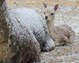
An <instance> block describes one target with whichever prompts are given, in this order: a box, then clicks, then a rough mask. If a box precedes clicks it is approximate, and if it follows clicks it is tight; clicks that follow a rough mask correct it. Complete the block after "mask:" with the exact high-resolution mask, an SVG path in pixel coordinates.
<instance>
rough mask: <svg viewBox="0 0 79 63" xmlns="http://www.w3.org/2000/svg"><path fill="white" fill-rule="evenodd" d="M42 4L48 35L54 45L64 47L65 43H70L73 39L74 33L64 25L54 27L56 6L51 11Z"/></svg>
mask: <svg viewBox="0 0 79 63" xmlns="http://www.w3.org/2000/svg"><path fill="white" fill-rule="evenodd" d="M43 4H44V7H45V9H44V16H45V20H46V21H47V25H48V29H49V34H50V36H51V37H52V39H53V40H54V41H55V45H58V46H59V45H66V44H67V43H72V42H73V41H74V38H75V32H74V31H73V29H72V28H71V27H70V26H68V25H66V24H63V25H60V26H54V17H55V12H56V11H57V8H58V5H55V7H54V9H53V10H50V9H48V7H47V5H46V4H45V3H43Z"/></svg>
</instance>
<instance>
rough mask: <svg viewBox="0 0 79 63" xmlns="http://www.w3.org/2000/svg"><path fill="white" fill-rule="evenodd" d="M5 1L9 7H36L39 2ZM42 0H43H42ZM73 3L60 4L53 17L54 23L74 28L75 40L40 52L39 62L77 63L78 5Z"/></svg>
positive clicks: (78, 50)
mask: <svg viewBox="0 0 79 63" xmlns="http://www.w3.org/2000/svg"><path fill="white" fill-rule="evenodd" d="M7 1H8V3H9V1H10V4H9V6H10V5H11V7H10V8H12V7H15V6H20V5H21V6H31V7H32V6H35V7H37V5H39V4H40V3H41V2H40V1H39V0H38V1H35V0H26V2H27V3H26V4H25V3H23V2H21V1H25V0H16V1H17V2H11V1H13V0H7ZM14 1H15V0H14ZM18 1H19V2H20V4H16V3H18ZM31 1H32V2H31ZM42 1H45V0H42ZM73 1H74V0H73ZM77 1H78V0H77ZM34 2H36V5H34V4H35V3H34ZM38 2H39V3H38ZM45 2H48V3H49V0H46V1H45ZM76 3H78V2H76ZM29 4H30V5H29ZM53 4H54V3H53ZM68 4H69V3H68ZM70 5H71V4H70ZM75 5H76V4H75ZM75 5H73V6H70V7H69V6H63V5H60V7H59V9H58V11H57V13H56V17H55V25H60V24H68V25H69V26H71V27H72V28H73V29H74V31H75V33H76V38H75V41H74V42H73V43H72V44H69V45H67V46H60V47H56V48H55V50H53V51H50V52H42V53H41V63H79V7H77V6H75ZM40 6H41V5H40Z"/></svg>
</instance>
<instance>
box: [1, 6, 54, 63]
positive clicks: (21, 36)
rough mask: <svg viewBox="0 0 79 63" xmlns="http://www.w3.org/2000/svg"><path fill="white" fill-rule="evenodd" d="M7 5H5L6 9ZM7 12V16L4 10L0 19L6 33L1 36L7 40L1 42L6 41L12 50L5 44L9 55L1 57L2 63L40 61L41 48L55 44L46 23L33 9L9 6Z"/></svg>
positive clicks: (49, 47)
mask: <svg viewBox="0 0 79 63" xmlns="http://www.w3.org/2000/svg"><path fill="white" fill-rule="evenodd" d="M6 7H7V6H5V5H4V9H5V8H6ZM5 13H6V14H5V16H4V12H3V13H2V12H1V13H0V16H1V17H3V18H1V19H0V25H1V29H2V31H3V35H4V36H3V35H2V36H1V35H0V36H1V38H4V37H5V38H4V40H5V39H6V41H4V40H2V41H0V43H2V44H5V43H6V45H8V46H7V47H8V49H9V50H10V52H9V51H7V50H8V49H7V47H6V46H4V47H5V51H6V53H7V54H6V56H7V57H5V56H4V57H3V58H4V59H0V61H1V62H2V63H39V60H40V57H39V55H40V49H41V50H42V51H50V50H52V49H54V47H55V44H54V41H53V40H52V39H51V38H50V36H49V35H48V29H47V26H46V23H45V22H44V21H43V19H42V17H41V16H40V15H39V14H38V13H36V12H35V11H34V10H33V9H30V8H25V7H21V8H15V9H11V10H9V9H8V7H7V8H6V10H5ZM4 17H5V18H6V19H5V18H4ZM42 22H44V23H42ZM1 34H2V33H1ZM0 45H1V44H0ZM2 50H3V49H2ZM0 53H1V51H0ZM4 53H5V52H4ZM9 53H11V54H9ZM9 55H11V56H9Z"/></svg>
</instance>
